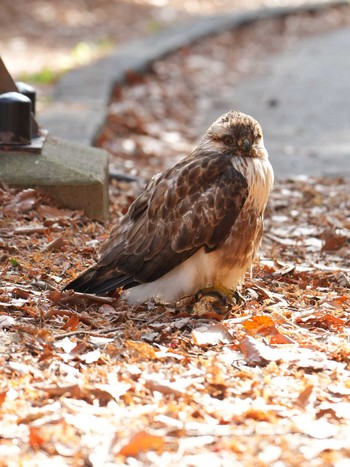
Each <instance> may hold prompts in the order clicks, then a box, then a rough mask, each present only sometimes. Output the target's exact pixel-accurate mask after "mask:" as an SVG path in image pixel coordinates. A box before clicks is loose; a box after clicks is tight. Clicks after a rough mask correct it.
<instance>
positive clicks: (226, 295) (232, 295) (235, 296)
mask: <svg viewBox="0 0 350 467" xmlns="http://www.w3.org/2000/svg"><path fill="white" fill-rule="evenodd" d="M199 294H200V295H212V294H216V295H220V297H222V298H223V299H224V300H225V302H226V303H227V304H230V305H240V304H242V303H245V300H244V298H243V297H242V295H240V293H239V292H237V291H235V290H232V289H228V288H227V287H224V286H222V285H217V286H216V285H215V286H213V287H206V288H204V289H201V290H200V291H199V292H197V294H196V296H198V295H199Z"/></svg>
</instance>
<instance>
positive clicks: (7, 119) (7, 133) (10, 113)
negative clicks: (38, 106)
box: [0, 92, 32, 145]
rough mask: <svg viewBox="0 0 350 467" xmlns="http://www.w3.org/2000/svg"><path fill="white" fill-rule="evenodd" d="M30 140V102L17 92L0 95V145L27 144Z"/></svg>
mask: <svg viewBox="0 0 350 467" xmlns="http://www.w3.org/2000/svg"><path fill="white" fill-rule="evenodd" d="M31 139H32V125H31V100H30V99H29V97H27V96H24V95H23V94H20V93H18V92H6V93H5V94H0V143H2V144H8V145H13V144H28V143H30V142H31Z"/></svg>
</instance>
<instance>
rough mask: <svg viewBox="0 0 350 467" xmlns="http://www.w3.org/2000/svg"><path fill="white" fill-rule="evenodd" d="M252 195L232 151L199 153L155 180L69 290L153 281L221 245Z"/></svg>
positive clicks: (97, 289) (92, 290) (100, 290)
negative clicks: (234, 165)
mask: <svg viewBox="0 0 350 467" xmlns="http://www.w3.org/2000/svg"><path fill="white" fill-rule="evenodd" d="M247 195H248V184H247V180H246V179H245V177H244V176H243V175H242V174H241V173H240V172H239V171H238V170H236V169H235V168H234V167H233V166H232V160H231V157H230V156H229V155H223V154H220V153H213V152H211V153H207V154H206V155H204V156H203V155H202V156H200V157H196V155H195V153H194V154H193V155H192V156H190V157H189V158H187V159H184V160H182V161H180V162H179V163H177V164H176V165H175V166H173V167H172V168H171V169H169V170H168V171H166V172H164V173H162V174H161V175H160V176H158V177H157V178H155V179H152V180H151V182H150V183H149V185H148V186H147V187H146V190H145V191H144V193H142V194H141V195H140V197H139V198H137V199H136V200H135V201H134V203H133V204H132V205H131V206H130V209H129V211H128V213H127V214H126V215H125V216H124V217H123V219H122V220H121V222H120V224H118V225H117V226H116V227H115V228H114V229H113V230H112V232H111V235H110V238H109V239H108V240H107V241H106V243H105V244H104V245H103V246H102V248H101V257H100V259H99V261H98V262H97V264H96V265H95V266H93V267H91V268H90V269H88V270H87V271H85V272H84V273H83V274H82V275H81V276H79V277H78V278H77V279H75V280H74V281H73V282H72V283H71V284H69V285H68V286H67V287H66V288H73V289H75V290H79V291H84V292H90V293H105V292H108V291H110V290H113V289H115V288H117V287H124V288H130V287H133V286H135V285H137V284H139V283H144V282H152V281H155V280H156V279H158V278H160V277H161V276H163V275H164V274H166V273H167V272H169V271H170V270H172V269H173V268H175V267H176V266H177V265H179V264H180V263H182V262H183V261H185V260H186V259H187V258H189V257H190V256H192V255H193V254H194V253H196V251H198V250H199V249H200V248H202V247H204V248H205V251H206V252H209V251H212V250H215V249H216V248H218V247H220V245H222V243H223V242H224V241H225V240H226V238H227V237H228V235H229V233H230V230H231V227H232V226H233V224H234V223H235V221H236V219H237V217H238V215H239V213H240V211H241V209H242V206H243V204H244V202H245V200H246V198H247Z"/></svg>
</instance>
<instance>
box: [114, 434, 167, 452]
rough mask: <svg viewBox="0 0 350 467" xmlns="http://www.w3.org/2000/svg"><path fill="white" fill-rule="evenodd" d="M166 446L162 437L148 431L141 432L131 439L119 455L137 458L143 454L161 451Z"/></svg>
mask: <svg viewBox="0 0 350 467" xmlns="http://www.w3.org/2000/svg"><path fill="white" fill-rule="evenodd" d="M164 445H165V441H164V438H163V437H162V436H155V435H151V434H149V433H147V432H146V431H139V432H138V433H136V434H135V435H133V436H132V437H131V439H130V440H129V442H128V443H127V444H126V445H125V446H123V447H122V448H121V450H120V451H119V453H118V455H120V456H125V457H129V456H131V457H137V456H138V455H139V454H140V453H141V452H146V451H150V450H152V451H161V450H163V448H164Z"/></svg>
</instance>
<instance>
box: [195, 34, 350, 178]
mask: <svg viewBox="0 0 350 467" xmlns="http://www.w3.org/2000/svg"><path fill="white" fill-rule="evenodd" d="M349 51H350V28H346V29H341V30H337V31H335V32H332V33H327V34H324V35H322V36H313V37H309V38H306V39H304V40H302V41H298V43H297V44H296V45H295V46H293V48H291V49H289V50H286V51H283V52H281V53H278V54H276V55H272V56H270V57H269V58H268V59H267V60H266V61H265V62H264V63H262V64H260V65H259V66H258V73H257V74H256V75H255V76H254V77H253V78H251V79H248V80H246V79H245V80H244V82H242V83H241V84H239V85H238V86H237V85H236V86H235V87H234V89H232V92H230V93H229V95H225V96H221V98H219V100H217V101H216V105H215V108H213V109H212V111H211V112H210V114H209V115H207V116H206V117H205V121H203V128H202V129H205V128H206V127H207V126H208V124H210V122H212V121H213V120H214V119H215V118H216V117H217V116H218V115H220V114H221V113H223V112H225V111H226V110H227V106H228V105H229V106H231V107H232V108H234V109H239V110H241V111H243V112H245V113H249V114H251V115H253V116H254V117H255V118H257V120H259V122H260V123H261V125H262V127H263V131H264V138H265V145H266V147H267V149H268V152H269V154H270V158H271V162H272V164H273V166H274V169H275V173H276V175H277V176H278V177H283V178H286V177H289V176H292V175H298V174H309V175H317V176H318V175H321V176H324V175H325V176H345V177H348V178H350V58H349V56H348V53H349Z"/></svg>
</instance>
